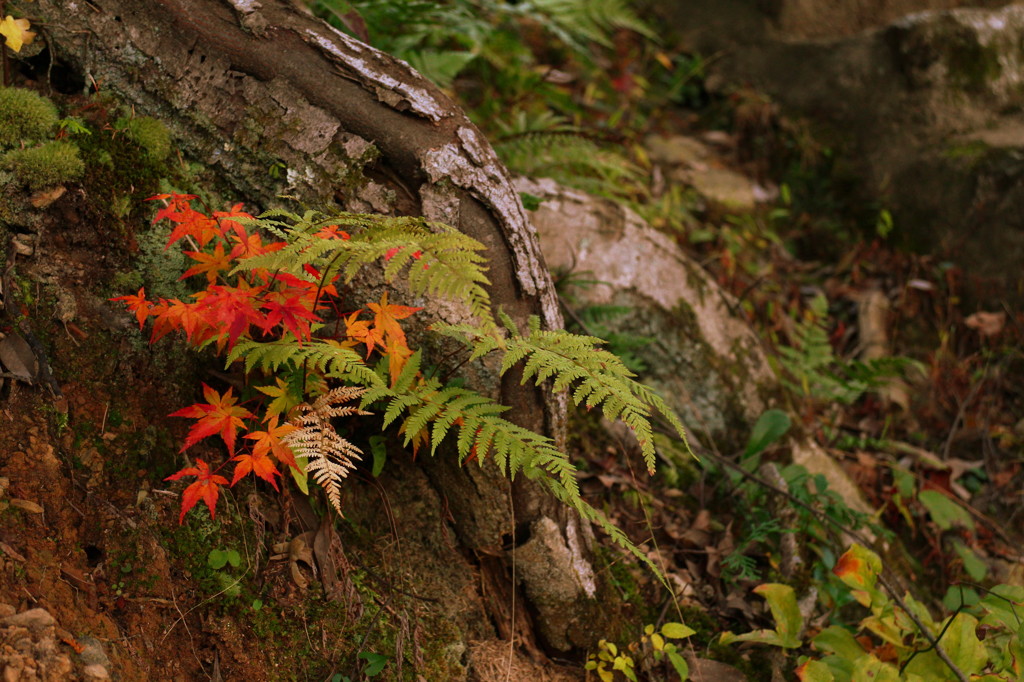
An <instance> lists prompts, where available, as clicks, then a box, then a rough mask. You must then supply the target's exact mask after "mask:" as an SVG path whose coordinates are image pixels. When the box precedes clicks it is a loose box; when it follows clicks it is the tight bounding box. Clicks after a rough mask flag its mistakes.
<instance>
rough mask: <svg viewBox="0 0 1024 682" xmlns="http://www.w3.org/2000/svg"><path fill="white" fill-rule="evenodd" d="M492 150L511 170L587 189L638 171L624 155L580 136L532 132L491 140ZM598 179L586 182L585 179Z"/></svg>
mask: <svg viewBox="0 0 1024 682" xmlns="http://www.w3.org/2000/svg"><path fill="white" fill-rule="evenodd" d="M494 150H495V151H496V152H497V153H498V156H499V157H501V160H502V161H504V162H505V165H506V166H508V167H509V169H511V170H512V171H514V172H516V173H520V174H522V175H528V176H530V177H535V178H536V177H548V178H551V179H553V180H557V181H558V182H561V183H563V184H567V185H570V186H573V187H578V188H579V189H585V190H590V189H593V186H594V185H596V186H598V187H600V186H605V188H606V189H607V185H609V184H614V183H619V182H627V181H637V180H639V178H640V177H641V172H640V170H639V169H638V168H637V167H636V166H635V165H634V164H632V163H631V162H630V161H629V160H628V159H627V158H626V157H625V156H623V155H622V154H619V153H616V152H614V151H612V150H609V149H604V148H602V147H600V146H598V145H597V144H596V143H594V142H593V141H592V140H588V139H587V138H585V137H582V136H580V135H573V134H568V133H549V132H535V133H528V134H524V135H516V136H513V137H508V138H505V139H503V140H499V141H497V142H495V143H494ZM588 179H589V180H592V181H593V180H597V181H599V182H596V183H594V182H587V180H588Z"/></svg>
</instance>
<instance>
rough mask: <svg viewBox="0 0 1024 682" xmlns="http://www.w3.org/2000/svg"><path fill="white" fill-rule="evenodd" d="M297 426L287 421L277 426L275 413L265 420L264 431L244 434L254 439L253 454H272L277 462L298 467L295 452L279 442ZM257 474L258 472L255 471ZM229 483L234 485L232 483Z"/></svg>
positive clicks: (264, 455) (263, 455)
mask: <svg viewBox="0 0 1024 682" xmlns="http://www.w3.org/2000/svg"><path fill="white" fill-rule="evenodd" d="M260 390H263V389H260ZM297 428H298V427H296V426H293V425H292V424H288V423H284V424H281V425H280V426H278V425H277V415H276V414H275V415H273V416H272V417H270V418H269V419H268V420H267V430H266V431H251V432H249V433H247V434H245V437H246V438H250V439H252V440H254V441H256V442H255V443H253V446H252V451H253V454H254V455H255V456H257V457H266V456H267V455H268V454H273V455H274V457H276V458H277V461H278V462H281V463H282V464H287V465H288V466H290V467H292V468H293V469H298V468H299V465H298V464H297V463H296V462H295V454H294V453H293V452H292V449H291V448H290V447H288V446H287V445H285V444H284V443H282V442H281V439H282V438H284V437H285V436H287V435H288V434H289V433H291V432H292V431H295V430H296V429H297ZM257 475H259V474H258V473H257ZM235 476H238V469H237V468H236V469H235ZM231 485H234V483H232V484H231Z"/></svg>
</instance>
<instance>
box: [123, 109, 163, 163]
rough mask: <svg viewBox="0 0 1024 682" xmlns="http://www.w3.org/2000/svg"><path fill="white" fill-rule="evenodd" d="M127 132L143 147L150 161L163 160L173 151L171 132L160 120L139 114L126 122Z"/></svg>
mask: <svg viewBox="0 0 1024 682" xmlns="http://www.w3.org/2000/svg"><path fill="white" fill-rule="evenodd" d="M124 130H125V134H126V135H128V139H130V140H131V141H132V142H134V143H135V144H137V145H139V146H140V147H142V149H143V151H145V153H146V156H148V157H149V160H150V161H163V160H164V159H166V158H167V157H168V155H170V153H171V133H170V131H169V130H167V126H165V125H164V124H163V123H161V122H160V121H158V120H156V119H155V118H152V117H150V116H139V117H136V118H132V119H130V120H128V121H125V122H124Z"/></svg>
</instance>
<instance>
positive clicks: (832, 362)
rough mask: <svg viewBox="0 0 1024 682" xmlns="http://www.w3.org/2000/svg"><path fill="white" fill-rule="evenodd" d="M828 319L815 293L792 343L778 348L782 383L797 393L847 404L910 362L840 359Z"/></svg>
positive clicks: (825, 306) (825, 304)
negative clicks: (833, 344) (834, 349)
mask: <svg viewBox="0 0 1024 682" xmlns="http://www.w3.org/2000/svg"><path fill="white" fill-rule="evenodd" d="M827 320H828V301H827V300H826V299H825V297H824V296H821V295H819V296H816V297H815V298H814V299H812V300H811V302H810V304H809V306H808V315H807V317H806V319H805V320H804V321H803V322H798V323H797V324H796V326H795V329H794V332H793V345H792V346H782V347H780V348H779V361H780V363H781V365H782V367H783V369H784V372H783V375H782V381H783V384H785V385H786V386H787V387H788V388H789V389H790V390H792V391H793V392H794V393H795V394H796V395H799V396H803V397H805V398H809V399H813V400H818V401H821V402H829V401H838V402H840V403H843V404H844V405H849V404H851V403H853V402H854V401H856V400H857V399H858V398H859V397H860V396H862V395H863V394H864V393H865V392H866V391H869V390H871V389H873V388H877V387H878V386H880V385H881V384H882V383H883V382H884V380H885V379H887V378H890V377H893V376H898V375H899V374H900V373H901V372H903V371H904V370H905V369H906V368H907V367H909V366H911V365H912V364H913V362H912V361H911V360H910V359H908V358H899V357H886V358H877V359H872V360H868V361H866V362H861V361H859V360H847V361H841V360H840V359H839V358H837V357H836V356H835V354H834V353H833V351H832V344H831V342H830V341H829V338H828V329H827V327H826V322H827Z"/></svg>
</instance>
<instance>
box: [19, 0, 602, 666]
mask: <svg viewBox="0 0 1024 682" xmlns="http://www.w3.org/2000/svg"><path fill="white" fill-rule="evenodd" d="M26 9H27V10H28V11H30V12H32V13H33V14H36V17H35V18H37V19H38V21H33V24H34V25H38V26H39V27H40V30H41V31H42V32H43V33H44V37H45V38H46V42H47V45H48V46H49V47H50V49H51V51H52V53H53V55H54V57H55V59H56V60H57V62H58V66H59V68H67V69H70V71H71V72H73V73H74V74H75V75H77V77H78V78H77V82H78V83H79V84H82V83H84V85H85V87H87V88H89V89H93V88H97V89H99V91H101V92H103V93H108V94H113V95H115V96H116V97H117V98H118V99H120V100H121V101H123V102H124V103H126V104H127V105H130V106H131V107H132V108H133V109H134V111H135V112H136V114H138V115H150V116H154V117H156V118H158V119H159V120H160V121H162V122H163V123H164V124H166V125H167V126H168V127H169V128H170V129H171V131H172V134H173V136H174V138H175V140H176V142H177V143H178V144H179V145H180V147H179V149H180V153H181V155H182V157H183V158H186V159H188V160H190V161H193V162H198V163H200V164H202V165H204V166H205V167H206V168H208V169H211V170H212V171H214V172H215V173H216V175H217V177H218V179H219V180H220V181H221V182H222V183H223V185H224V187H225V188H227V191H228V192H230V193H233V194H235V195H237V197H238V198H239V200H242V201H245V202H246V203H247V204H248V205H250V206H252V205H254V204H255V205H257V206H260V207H261V208H267V207H269V206H271V205H274V204H275V203H280V200H279V199H278V198H277V197H278V196H279V195H281V194H288V195H292V196H296V197H298V198H299V199H300V200H301V202H302V204H303V205H306V206H313V207H321V208H325V209H329V208H331V207H334V208H344V209H348V210H358V211H373V212H378V213H401V214H413V215H423V216H425V217H427V218H429V219H432V220H439V221H443V222H446V223H448V224H451V225H453V226H456V227H458V228H459V229H460V230H462V231H463V232H465V233H467V234H469V235H471V236H473V237H474V238H476V239H478V240H479V241H481V242H482V243H484V244H485V245H486V246H487V249H488V251H487V255H488V257H489V260H490V263H489V265H490V270H489V273H488V275H489V278H490V279H491V281H492V282H493V287H492V289H491V296H492V300H493V303H494V305H495V306H496V307H497V306H500V307H502V308H503V309H504V310H505V311H506V312H507V313H509V314H511V315H512V317H513V318H514V319H516V320H517V321H518V322H519V323H521V324H523V323H525V320H526V318H527V317H528V316H530V315H539V316H540V317H541V319H542V321H543V324H544V325H546V326H547V327H549V328H557V327H560V326H561V315H560V313H559V310H558V306H557V300H556V297H555V295H554V292H553V288H552V284H551V280H550V277H549V275H548V272H547V270H546V268H545V266H544V263H543V260H542V258H541V256H540V252H539V250H538V246H537V242H536V239H535V234H534V230H533V228H532V227H531V225H530V223H529V220H528V218H527V216H526V213H525V211H524V209H523V208H522V205H521V203H520V201H519V198H518V195H517V193H516V192H515V190H514V189H513V187H512V185H511V182H510V178H509V175H508V172H507V171H506V170H505V168H504V167H503V165H502V164H501V163H500V161H499V160H498V158H497V157H496V155H495V153H494V151H493V150H492V149H491V147H490V145H489V144H488V143H487V142H486V140H484V138H483V137H482V135H481V134H480V132H479V130H477V128H476V127H475V126H474V125H473V124H472V123H470V121H469V120H468V119H467V118H466V117H465V115H464V114H463V113H462V112H461V111H460V110H459V108H458V107H457V106H456V105H455V104H453V103H452V102H451V101H450V100H449V99H448V98H447V97H446V96H445V95H444V94H443V93H441V92H440V91H439V90H438V89H437V88H436V87H435V86H433V85H432V84H431V83H429V82H428V81H427V80H426V79H424V78H423V77H421V76H420V75H419V74H418V73H416V72H415V71H413V70H412V69H411V68H410V67H409V66H408V65H407V64H405V63H404V62H401V61H398V60H396V59H394V58H392V57H390V56H388V55H385V54H383V53H381V52H379V51H377V50H375V49H373V48H371V47H369V46H367V45H365V44H362V43H360V42H359V41H357V40H355V39H353V38H350V37H348V36H346V35H343V34H341V33H340V32H337V31H335V30H334V29H332V28H330V27H329V26H327V25H326V24H324V23H323V22H321V21H319V20H317V19H315V18H313V17H312V16H310V15H309V14H308V13H306V12H304V11H302V10H300V9H297V8H296V6H295V5H294V4H293V3H291V2H288V1H287V0H263V2H261V3H258V2H247V1H246V2H243V1H242V0H231V2H228V1H226V0H148V1H145V2H139V0H89V1H86V2H83V1H82V0H77V1H73V0H40V2H38V3H35V4H34V5H29V6H26ZM272 168H274V169H278V170H280V169H282V168H284V169H286V172H284V173H279V174H278V177H276V178H275V177H272V174H271V173H270V169H272ZM482 388H485V389H486V387H482ZM495 388H498V387H495ZM496 392H498V391H496ZM500 399H501V400H502V401H503V402H504V403H505V404H507V405H510V406H511V407H512V408H513V409H512V415H513V417H512V418H513V419H514V420H516V421H517V422H518V423H520V424H522V425H524V426H527V427H530V428H533V429H536V430H541V431H543V432H546V433H548V434H549V435H553V436H554V437H555V438H556V440H558V441H560V442H561V441H562V440H563V433H564V414H563V409H562V405H561V404H559V401H557V400H555V399H552V398H551V397H548V396H544V395H542V394H541V393H539V392H537V391H535V390H533V389H531V388H529V387H526V388H524V387H520V386H519V384H518V382H517V381H515V380H514V379H512V378H506V379H505V380H504V381H503V382H502V385H501V386H500ZM426 459H427V460H430V458H426ZM423 466H424V469H425V470H426V472H427V474H428V476H429V477H430V480H431V481H432V482H433V484H434V486H435V487H436V488H438V492H439V494H440V495H442V496H443V497H445V498H447V501H448V505H449V508H450V510H451V513H452V515H453V517H454V519H455V526H456V530H457V533H458V534H459V539H460V541H461V543H462V544H463V547H464V548H465V550H466V551H467V553H468V554H470V555H472V556H476V557H482V559H480V568H481V572H482V574H483V575H482V576H481V580H480V584H481V585H482V586H483V588H482V589H483V591H484V592H485V593H486V596H487V597H489V599H490V608H489V612H490V616H491V619H492V621H493V622H494V623H495V626H496V629H497V631H498V632H499V634H502V635H505V636H510V635H513V634H516V631H518V635H519V636H520V637H525V639H526V640H527V641H530V640H531V639H532V637H531V633H530V632H529V631H525V630H524V620H525V619H524V618H519V619H518V622H517V623H516V625H515V626H513V625H512V615H511V614H512V611H513V609H509V608H508V604H509V603H517V601H516V600H513V597H512V594H513V590H515V589H517V588H516V587H515V586H513V585H512V583H511V581H510V580H509V576H511V575H516V577H517V580H516V582H517V583H518V589H519V590H520V593H521V594H520V598H519V599H518V603H519V604H520V607H521V605H522V603H523V597H524V596H525V599H526V601H527V602H528V603H529V607H530V608H529V610H530V612H531V613H532V616H533V620H534V622H535V623H536V624H537V626H538V627H537V632H539V633H540V635H541V637H540V640H541V643H542V644H543V645H545V646H547V647H549V648H554V649H561V650H565V649H568V648H571V647H572V646H574V645H576V646H579V645H582V644H585V643H586V641H587V638H588V637H589V636H590V635H591V634H592V633H591V630H592V629H593V627H594V619H595V613H597V607H596V600H595V599H593V597H594V595H595V588H594V577H593V572H592V570H591V567H590V563H589V560H588V558H587V557H588V556H589V552H588V550H587V548H586V547H587V545H588V544H589V542H588V539H589V537H590V534H589V528H584V527H581V526H580V524H579V521H578V519H576V518H575V516H569V515H567V514H566V513H565V511H564V510H562V509H560V508H558V507H557V505H556V504H555V503H554V502H553V501H552V500H550V499H549V498H547V496H545V495H544V494H542V493H540V492H539V489H538V488H537V486H534V485H531V484H529V483H527V482H525V481H517V482H516V483H515V484H513V485H512V486H511V491H510V490H509V485H508V483H507V482H506V481H505V480H504V479H503V478H501V477H500V476H499V475H497V474H496V472H494V471H493V470H490V469H489V468H477V467H468V468H467V469H459V468H458V467H457V466H456V465H455V464H454V462H453V461H452V459H451V458H438V460H436V461H427V462H424V463H423ZM510 496H511V499H512V501H513V504H512V505H510V504H509V498H510ZM395 504H401V500H396V501H395ZM513 526H516V528H518V532H517V531H516V529H515V528H513ZM516 544H518V545H519V547H518V548H517V551H518V554H517V556H516V563H517V566H516V568H515V570H514V571H513V570H512V568H511V566H510V560H511V553H510V551H509V550H510V548H511V547H512V546H515V545H516ZM562 573H567V575H566V576H564V577H565V579H564V580H563V579H561V577H560V576H559V575H558V574H562ZM588 597H589V598H588ZM486 602H487V599H485V603H486Z"/></svg>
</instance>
